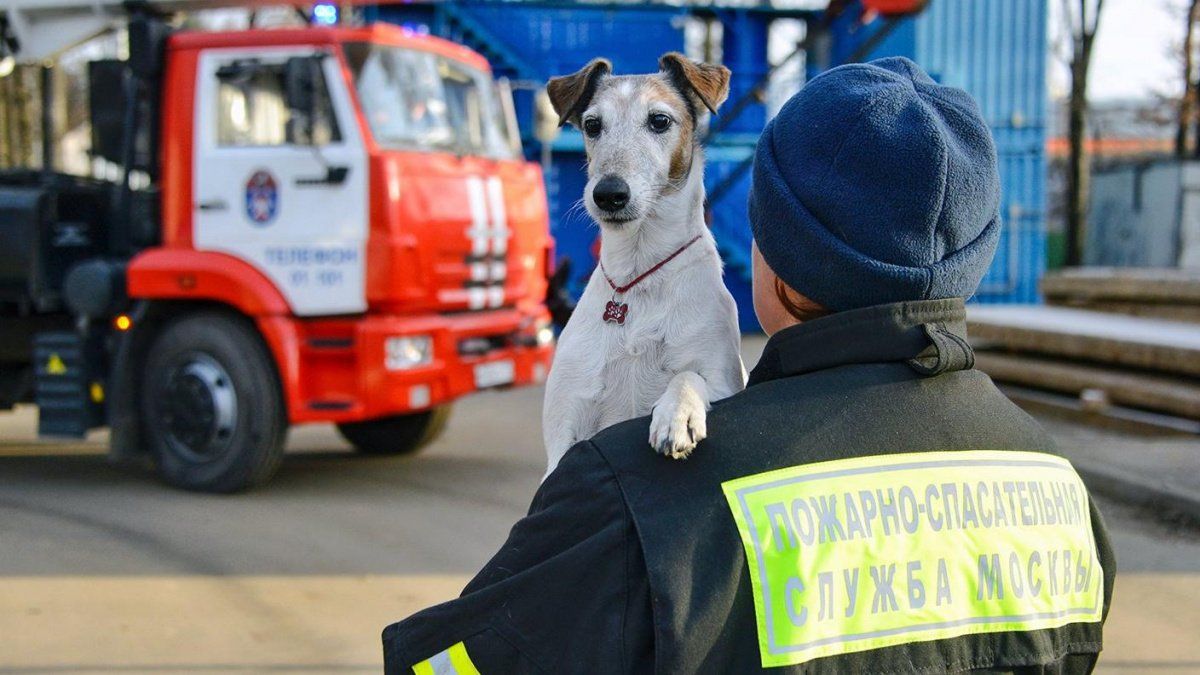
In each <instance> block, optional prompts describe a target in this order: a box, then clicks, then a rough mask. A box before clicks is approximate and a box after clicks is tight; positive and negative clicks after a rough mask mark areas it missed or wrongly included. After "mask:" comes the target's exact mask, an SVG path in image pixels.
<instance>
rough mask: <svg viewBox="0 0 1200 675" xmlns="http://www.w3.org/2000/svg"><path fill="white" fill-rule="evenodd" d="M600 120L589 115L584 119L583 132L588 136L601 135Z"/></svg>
mask: <svg viewBox="0 0 1200 675" xmlns="http://www.w3.org/2000/svg"><path fill="white" fill-rule="evenodd" d="M600 128H601V124H600V120H598V119H596V118H595V117H589V118H587V119H586V120H584V121H583V133H585V134H587V135H588V138H595V137H597V136H599V135H600Z"/></svg>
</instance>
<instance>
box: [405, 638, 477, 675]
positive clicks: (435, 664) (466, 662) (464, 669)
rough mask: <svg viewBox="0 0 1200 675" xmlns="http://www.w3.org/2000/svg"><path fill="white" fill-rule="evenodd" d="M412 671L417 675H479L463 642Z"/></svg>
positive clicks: (418, 665) (428, 659) (421, 663)
mask: <svg viewBox="0 0 1200 675" xmlns="http://www.w3.org/2000/svg"><path fill="white" fill-rule="evenodd" d="M412 669H413V673H414V674H415V675H479V670H478V669H477V668H476V667H475V664H474V663H472V662H471V657H470V655H468V654H467V645H466V644H464V643H462V642H459V643H457V644H455V645H454V646H452V647H450V648H449V649H447V650H445V651H441V652H438V653H437V654H434V655H433V656H431V657H429V658H427V659H425V660H424V661H422V662H420V663H418V664H416V665H415V666H413V667H412Z"/></svg>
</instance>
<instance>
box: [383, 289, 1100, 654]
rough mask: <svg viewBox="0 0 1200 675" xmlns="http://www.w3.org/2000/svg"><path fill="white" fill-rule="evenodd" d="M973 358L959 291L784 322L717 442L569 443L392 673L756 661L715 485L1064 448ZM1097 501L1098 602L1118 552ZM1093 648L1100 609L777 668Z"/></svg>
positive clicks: (736, 540)
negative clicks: (681, 452)
mask: <svg viewBox="0 0 1200 675" xmlns="http://www.w3.org/2000/svg"><path fill="white" fill-rule="evenodd" d="M973 365H974V357H973V354H972V351H971V348H970V347H969V346H968V344H967V341H966V328H965V310H964V306H963V303H962V301H961V300H934V301H924V302H914V303H900V304H894V305H881V306H877V307H870V308H866V309H861V310H853V311H848V312H841V313H838V314H835V315H832V316H830V317H826V318H822V319H818V320H815V321H811V322H807V323H805V324H803V325H800V326H796V327H793V328H790V329H787V330H784V331H781V332H780V333H778V334H776V335H775V336H773V337H772V338H771V339H770V340H769V341H768V343H767V346H766V349H765V351H764V353H763V356H762V359H761V360H760V362H759V364H758V366H757V367H756V368H755V369H754V371H753V372H752V374H751V377H750V382H749V386H748V387H747V389H746V391H744V392H742V393H740V394H738V395H736V396H733V397H730V398H729V399H726V400H725V401H721V402H718V403H717V404H715V405H714V406H713V408H712V410H711V411H710V413H709V416H708V432H709V436H708V438H707V439H706V440H704V441H703V442H702V443H701V444H700V445H699V446H698V447H697V449H696V451H695V452H694V454H693V456H692V457H691V458H689V459H688V460H686V461H673V460H669V459H666V458H664V457H661V456H658V455H656V454H655V453H654V452H653V451H652V450H651V449H650V447H649V446H648V444H647V441H646V439H647V436H648V419H647V418H641V419H637V420H632V421H629V422H626V423H623V424H619V425H616V426H614V427H612V428H610V429H607V430H605V431H603V432H601V433H600V434H598V435H597V436H596V437H594V438H593V439H591V440H590V441H586V442H583V443H580V444H578V445H577V446H575V447H574V448H572V449H571V451H570V452H569V453H568V454H567V455H566V457H565V458H564V459H563V461H562V462H561V463H560V464H559V466H558V468H557V469H556V470H555V472H554V473H553V474H551V475H550V476H549V477H548V478H547V479H546V481H545V482H544V483H543V485H542V486H541V488H540V489H539V490H538V493H537V494H536V496H535V497H534V500H533V504H532V506H531V507H530V511H529V515H528V516H526V517H525V518H524V519H522V520H521V521H520V522H518V523H517V524H516V525H515V526H514V527H513V529H512V532H511V533H510V535H509V538H508V541H507V542H506V543H505V544H504V546H503V548H501V550H500V551H499V552H498V553H497V554H496V556H495V557H494V558H493V559H492V560H491V561H490V562H489V563H488V564H487V566H486V567H484V569H483V570H482V571H481V572H480V573H479V574H478V576H476V577H475V579H473V580H472V581H471V582H470V584H468V586H467V587H466V589H464V591H463V593H462V596H461V597H460V598H458V599H456V600H453V601H450V602H447V603H444V604H441V605H438V606H435V607H432V608H429V609H427V610H424V611H422V612H420V613H418V614H416V615H414V616H412V617H409V618H408V619H406V620H404V621H401V622H399V623H396V624H393V625H391V626H389V627H387V629H386V630H385V631H384V633H383V642H384V655H385V661H386V665H387V672H389V673H408V672H412V670H411V669H412V666H413V665H414V664H416V663H418V662H420V661H423V660H425V659H428V658H430V657H431V656H433V655H435V654H438V653H439V652H443V650H446V649H447V648H449V647H450V646H452V645H455V644H456V643H459V642H463V643H464V644H465V648H466V651H467V653H468V654H469V655H470V659H471V661H472V662H473V663H474V665H475V666H476V667H477V668H478V669H479V671H480V672H482V673H485V674H488V673H534V672H538V673H556V674H557V673H626V672H629V673H650V672H655V673H750V672H760V671H764V670H765V669H764V668H763V666H762V661H761V659H760V649H759V647H760V645H759V639H758V638H759V636H758V626H757V623H756V620H755V608H754V602H753V595H752V590H751V572H750V570H749V567H748V563H747V557H746V553H745V549H744V548H743V542H742V540H741V539H740V537H739V533H738V529H737V527H736V526H735V523H734V520H733V518H732V517H731V513H730V506H729V505H728V504H727V502H726V498H725V495H724V494H723V492H722V488H721V484H722V483H723V482H725V481H728V480H730V479H734V478H740V477H743V476H750V475H755V474H759V473H763V472H766V471H771V470H774V469H783V468H787V467H795V466H802V465H808V464H811V463H816V462H824V461H829V460H838V459H845V458H852V457H864V456H878V455H888V454H893V453H915V452H931V451H969V450H1003V451H1009V450H1019V451H1033V452H1040V453H1053V452H1054V444H1053V441H1052V440H1051V439H1050V438H1049V437H1048V436H1047V435H1046V434H1045V433H1044V432H1043V430H1042V429H1041V428H1040V427H1039V425H1038V424H1037V423H1036V422H1035V421H1034V420H1033V419H1032V418H1030V417H1029V416H1028V415H1026V414H1025V413H1024V412H1023V411H1021V410H1020V409H1019V408H1017V407H1016V406H1015V405H1013V404H1012V403H1011V402H1010V401H1009V400H1008V399H1007V398H1005V397H1004V396H1003V395H1002V394H1001V393H1000V392H999V391H998V390H997V389H996V388H995V386H994V385H993V384H992V382H991V381H990V380H989V379H988V377H987V376H986V375H984V374H983V373H981V372H979V371H977V370H974V369H973ZM1088 506H1089V508H1090V514H1091V524H1092V530H1093V531H1092V534H1093V535H1094V542H1095V548H1096V549H1097V550H1096V552H1095V553H1096V556H1097V557H1098V560H1099V562H1100V565H1101V567H1102V572H1103V577H1102V578H1103V609H1104V612H1105V613H1107V609H1108V605H1109V602H1110V600H1111V595H1112V584H1113V579H1114V573H1115V564H1114V560H1113V555H1112V551H1111V548H1110V546H1109V542H1108V537H1107V534H1106V532H1105V529H1104V526H1103V523H1102V521H1101V519H1100V516H1099V514H1098V513H1097V512H1096V511H1095V508H1094V507H1092V506H1090V504H1089V505H1088ZM1096 571H1097V572H1099V571H1100V570H1096ZM1011 592H1013V589H1011V588H1010V593H1011ZM814 612H815V609H814ZM1100 648H1101V622H1100V621H1092V622H1077V623H1068V624H1066V625H1064V626H1060V627H1056V628H1050V629H1042V630H1031V631H1025V632H1021V631H1010V632H985V633H976V634H967V635H961V636H956V637H951V638H946V639H934V640H930V639H925V640H924V641H915V642H910V643H904V644H899V645H894V646H887V647H882V648H877V649H872V650H866V651H856V652H852V653H845V654H838V655H833V656H826V657H822V658H816V659H814V660H809V661H807V662H805V663H801V664H796V665H789V666H783V667H778V668H771V669H769V672H788V673H793V672H795V673H799V672H831V673H833V672H845V673H859V672H879V673H936V672H964V671H965V672H1021V673H1024V672H1030V673H1059V672H1066V673H1075V672H1090V671H1091V669H1092V668H1093V667H1094V664H1095V661H1096V658H1097V655H1098V654H1099V652H1100ZM435 672H436V671H435ZM447 672H454V671H447Z"/></svg>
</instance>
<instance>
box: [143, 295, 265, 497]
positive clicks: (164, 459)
mask: <svg viewBox="0 0 1200 675" xmlns="http://www.w3.org/2000/svg"><path fill="white" fill-rule="evenodd" d="M140 389H141V410H142V413H143V414H144V415H145V418H144V429H145V436H146V440H147V442H148V443H149V445H150V450H151V452H152V456H153V457H154V458H155V459H156V460H157V466H158V473H159V475H160V476H161V477H162V479H163V480H164V481H166V482H167V483H170V484H171V485H175V486H178V487H181V488H184V489H187V490H196V491H200V492H236V491H238V490H244V489H246V488H249V487H252V486H254V485H258V484H260V483H262V482H264V481H265V480H267V479H268V478H270V477H271V475H272V474H274V473H275V471H276V470H277V469H278V468H279V464H280V462H281V461H282V459H283V443H284V438H285V436H286V434H287V412H286V410H285V409H284V403H283V396H282V394H281V393H280V387H279V381H278V377H277V376H276V373H275V367H274V364H273V362H272V360H271V356H270V354H269V353H268V351H267V348H266V346H265V345H264V344H263V342H262V340H261V339H260V338H259V335H258V333H257V332H256V331H255V330H254V329H253V327H252V326H251V325H250V324H249V323H247V322H246V321H244V320H241V319H239V318H237V317H235V316H231V315H230V314H227V313H223V312H217V311H205V312H201V313H197V314H192V315H189V316H186V317H184V318H181V319H177V320H176V321H174V322H173V323H171V324H169V325H168V326H167V327H166V328H164V329H163V330H162V332H160V333H159V334H158V335H157V336H156V337H155V338H154V341H153V342H152V344H151V345H150V350H149V353H148V355H147V357H146V366H145V370H144V371H143V372H142V382H141V387H140Z"/></svg>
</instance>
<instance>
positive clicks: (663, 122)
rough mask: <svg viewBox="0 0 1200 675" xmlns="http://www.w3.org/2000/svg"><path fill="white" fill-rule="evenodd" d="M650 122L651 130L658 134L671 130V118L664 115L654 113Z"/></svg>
mask: <svg viewBox="0 0 1200 675" xmlns="http://www.w3.org/2000/svg"><path fill="white" fill-rule="evenodd" d="M649 122H650V130H651V131H653V132H655V133H658V134H661V133H662V132H664V131H666V130H667V129H670V128H671V118H670V117H668V116H666V115H664V114H662V113H654V114H652V115H650V120H649Z"/></svg>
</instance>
